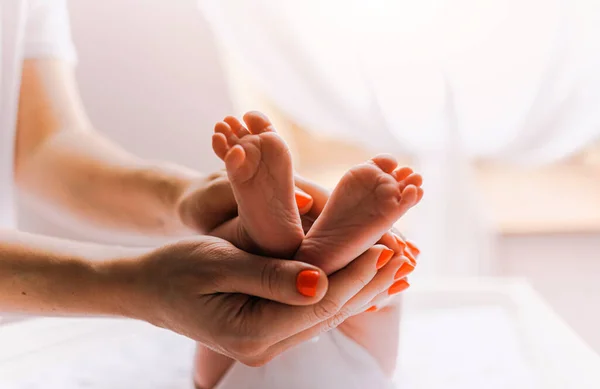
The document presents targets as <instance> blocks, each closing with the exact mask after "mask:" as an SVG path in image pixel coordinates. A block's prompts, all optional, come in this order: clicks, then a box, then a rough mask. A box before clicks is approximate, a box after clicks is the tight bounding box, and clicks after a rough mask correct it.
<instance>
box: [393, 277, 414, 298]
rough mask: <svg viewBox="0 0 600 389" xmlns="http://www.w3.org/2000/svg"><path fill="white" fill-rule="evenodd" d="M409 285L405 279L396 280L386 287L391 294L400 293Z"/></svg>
mask: <svg viewBox="0 0 600 389" xmlns="http://www.w3.org/2000/svg"><path fill="white" fill-rule="evenodd" d="M409 286H410V284H409V283H408V281H406V280H400V281H396V282H394V283H393V284H392V286H390V288H389V289H388V294H389V295H390V296H391V295H393V294H396V293H400V292H402V291H403V290H406V289H408V287H409Z"/></svg>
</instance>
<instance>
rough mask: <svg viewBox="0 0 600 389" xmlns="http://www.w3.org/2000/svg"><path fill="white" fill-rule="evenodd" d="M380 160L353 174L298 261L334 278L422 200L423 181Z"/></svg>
mask: <svg viewBox="0 0 600 389" xmlns="http://www.w3.org/2000/svg"><path fill="white" fill-rule="evenodd" d="M397 166H398V164H397V162H396V160H395V159H394V158H392V157H390V156H386V155H382V156H377V157H375V158H373V159H372V160H371V161H369V162H367V163H363V164H361V165H358V166H355V167H354V168H352V169H350V170H349V171H348V172H347V173H346V174H345V175H344V176H343V177H342V179H341V180H340V182H339V183H338V185H337V186H336V188H335V189H334V190H333V193H332V194H331V197H330V198H329V200H328V202H327V204H326V205H325V207H324V209H323V212H322V213H321V215H320V216H319V217H318V218H317V220H316V221H315V223H314V225H313V226H312V228H311V229H310V230H309V232H308V233H307V235H306V238H305V239H304V241H303V242H302V245H301V246H300V249H299V250H298V252H297V253H296V256H295V257H294V259H296V260H300V261H304V262H308V263H311V264H313V265H316V266H318V267H320V268H321V269H323V271H325V272H326V273H327V274H331V273H333V272H335V271H337V270H339V269H341V268H343V267H344V266H346V265H347V264H348V262H349V259H350V260H351V259H352V258H356V257H358V256H359V255H360V254H361V253H363V252H365V251H366V250H367V249H369V248H370V247H371V246H373V245H374V244H375V243H376V242H377V241H378V240H379V238H381V236H382V235H384V234H385V233H386V232H387V231H388V230H389V229H390V228H392V225H393V224H394V223H395V222H396V221H397V220H398V219H399V218H400V217H401V216H402V215H404V213H406V211H408V210H409V209H410V208H411V207H413V206H414V205H415V204H417V203H418V202H419V201H420V200H421V198H422V196H423V189H421V184H422V182H423V180H422V178H421V176H420V175H418V174H414V173H413V171H412V170H411V169H410V168H406V167H405V168H401V169H398V170H396V167H397Z"/></svg>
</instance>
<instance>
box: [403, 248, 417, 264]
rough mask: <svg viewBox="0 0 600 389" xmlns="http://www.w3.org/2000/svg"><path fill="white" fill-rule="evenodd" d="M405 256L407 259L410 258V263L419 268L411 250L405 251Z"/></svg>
mask: <svg viewBox="0 0 600 389" xmlns="http://www.w3.org/2000/svg"><path fill="white" fill-rule="evenodd" d="M404 256H405V257H406V258H408V260H409V261H410V263H411V264H412V265H413V266H417V260H416V259H415V256H414V255H412V253H411V252H410V250H405V251H404Z"/></svg>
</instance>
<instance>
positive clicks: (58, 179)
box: [18, 130, 201, 236]
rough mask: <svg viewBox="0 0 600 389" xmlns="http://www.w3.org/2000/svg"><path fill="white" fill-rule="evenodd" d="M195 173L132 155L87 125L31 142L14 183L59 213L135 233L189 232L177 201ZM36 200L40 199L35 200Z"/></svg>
mask: <svg viewBox="0 0 600 389" xmlns="http://www.w3.org/2000/svg"><path fill="white" fill-rule="evenodd" d="M199 178H201V177H200V175H199V174H197V173H195V172H193V171H191V170H188V169H185V168H181V167H177V166H173V165H171V166H168V165H167V164H164V163H153V162H149V161H145V160H143V159H141V158H137V157H135V156H133V155H131V154H129V153H127V152H126V151H124V150H122V149H120V148H119V147H117V146H116V145H114V144H112V143H111V142H110V141H108V140H106V139H104V138H103V137H102V136H100V135H99V134H97V133H95V132H92V131H80V130H73V131H60V132H57V133H56V134H54V135H52V136H51V137H49V138H48V139H47V140H46V141H45V142H44V144H42V145H41V146H40V147H39V148H37V149H36V150H35V152H34V154H33V155H30V156H29V157H28V159H27V163H26V164H24V165H23V166H21V168H20V170H19V174H18V183H19V186H20V187H21V188H22V189H24V190H25V191H26V192H27V193H30V194H33V196H34V197H35V198H36V199H43V203H45V204H48V205H50V206H51V207H52V208H53V209H59V210H60V211H62V212H61V214H63V215H64V214H68V215H72V216H74V217H75V218H77V219H79V220H82V221H85V222H86V223H91V224H92V225H93V226H95V227H99V228H103V229H110V230H117V231H123V232H126V233H137V234H140V235H161V236H181V235H184V234H186V233H189V231H187V229H186V228H185V226H184V225H183V224H181V223H180V222H179V218H178V217H177V215H176V212H177V201H178V199H179V198H180V197H181V195H182V193H183V192H185V190H186V189H187V188H188V187H189V186H190V183H191V182H192V181H194V180H198V179H199ZM40 203H41V202H40Z"/></svg>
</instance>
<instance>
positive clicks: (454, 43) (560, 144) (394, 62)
mask: <svg viewBox="0 0 600 389" xmlns="http://www.w3.org/2000/svg"><path fill="white" fill-rule="evenodd" d="M199 4H200V6H201V9H202V10H203V11H204V14H205V15H206V17H207V19H208V20H209V22H210V24H211V25H212V27H213V30H214V32H215V35H216V37H217V40H218V42H219V43H220V45H221V46H222V51H223V52H224V54H225V60H226V61H230V62H233V64H234V66H235V67H240V68H242V69H243V71H245V72H246V74H247V75H248V76H249V77H250V78H251V81H252V82H254V83H255V84H256V85H257V86H258V87H260V88H261V92H262V93H264V94H265V95H266V96H267V97H268V98H270V99H271V100H272V101H273V102H274V103H275V104H276V106H277V107H278V108H280V109H281V110H282V111H283V112H285V113H287V114H288V115H289V116H290V117H291V119H292V120H293V121H295V122H297V123H300V124H301V125H304V126H305V127H306V128H308V129H319V130H320V131H325V132H327V133H329V134H330V135H336V136H341V137H344V138H346V139H349V140H354V141H356V142H359V143H361V144H362V145H365V146H368V147H370V148H372V149H373V150H374V151H375V152H392V153H398V152H404V153H409V154H411V155H413V156H415V157H416V159H417V161H418V165H420V166H417V168H421V169H424V170H422V171H421V172H422V173H423V174H424V176H425V180H426V198H425V201H423V203H422V204H420V205H419V210H418V212H419V217H418V223H419V224H418V226H417V229H416V231H413V232H411V238H414V239H415V240H417V241H418V242H419V245H420V246H421V248H422V249H423V250H422V251H423V253H424V254H423V260H422V261H421V263H422V265H420V268H421V273H422V274H423V273H424V272H423V270H425V269H426V268H427V267H430V269H428V272H429V273H432V272H442V273H445V274H448V271H450V270H451V271H452V272H454V273H461V274H473V273H481V272H482V271H483V272H485V270H486V269H488V268H489V266H490V262H491V259H489V258H487V259H486V258H484V257H485V256H486V254H485V253H489V252H491V248H490V245H491V244H493V240H494V239H493V229H492V228H491V226H490V224H489V222H488V221H487V218H486V215H485V214H482V211H481V208H476V207H474V204H478V202H479V200H478V199H477V193H476V192H473V191H472V189H471V187H472V186H473V182H470V181H468V177H469V176H470V175H471V172H470V171H469V163H468V159H469V158H473V157H483V158H487V159H502V160H505V161H510V162H516V163H546V162H550V161H555V160H557V159H560V158H563V157H566V156H568V155H569V154H571V153H574V152H576V151H578V150H579V149H581V148H582V147H583V146H585V145H586V144H588V143H589V142H591V141H593V140H595V139H596V138H599V137H600V110H599V109H598V107H600V72H599V71H598V69H600V39H598V37H599V36H600V2H598V1H589V0H487V1H480V0H453V1H450V0H423V1H409V0H373V1H361V0H349V1H326V2H324V1H319V0H306V1H279V2H273V1H269V0H256V1H252V2H247V1H241V0H200V2H199ZM449 97H450V99H449ZM457 172H459V173H458V174H457ZM474 196H475V198H474ZM424 215H425V217H424ZM411 216H412V214H411V213H409V215H408V217H411ZM482 255H483V257H482ZM444 263H445V264H446V268H445V269H442V267H443V264H444ZM434 264H435V265H434ZM441 266H442V267H441ZM434 268H435V269H434Z"/></svg>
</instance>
